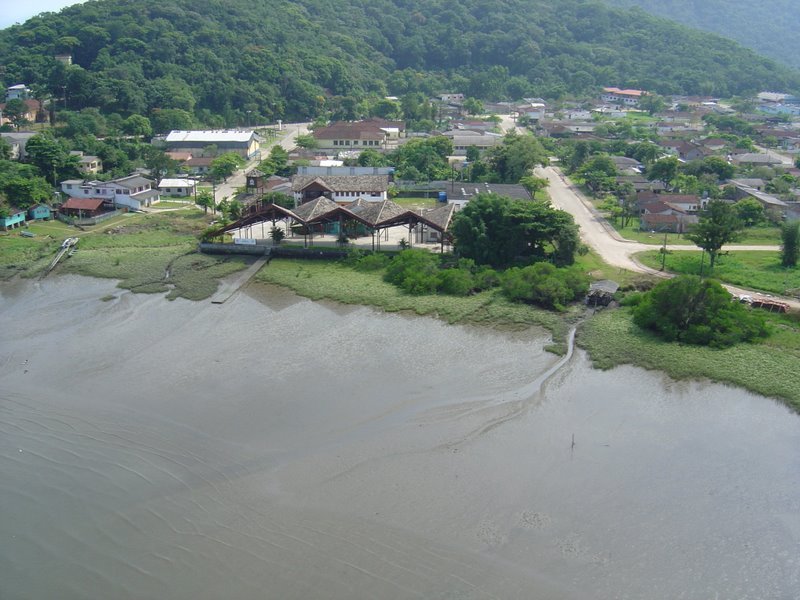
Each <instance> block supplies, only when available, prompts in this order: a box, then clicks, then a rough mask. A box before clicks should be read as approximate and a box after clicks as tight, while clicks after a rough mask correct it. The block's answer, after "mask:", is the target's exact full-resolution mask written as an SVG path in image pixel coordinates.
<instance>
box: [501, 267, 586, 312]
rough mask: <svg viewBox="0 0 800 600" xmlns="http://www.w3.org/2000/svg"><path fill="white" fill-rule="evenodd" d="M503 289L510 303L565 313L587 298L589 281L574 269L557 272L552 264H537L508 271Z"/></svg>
mask: <svg viewBox="0 0 800 600" xmlns="http://www.w3.org/2000/svg"><path fill="white" fill-rule="evenodd" d="M502 286H503V293H504V294H505V295H506V296H507V297H508V298H509V300H514V301H522V302H530V303H532V304H537V305H539V306H544V307H545V308H552V309H556V310H565V309H566V306H567V304H569V303H570V302H572V301H573V300H577V299H578V298H582V297H583V296H585V295H586V292H588V291H589V278H588V277H587V276H586V275H584V274H583V273H581V272H580V271H579V270H578V269H576V268H574V267H573V268H570V269H557V268H556V267H554V266H553V265H551V264H550V263H537V264H535V265H530V266H528V267H523V268H517V267H514V268H512V269H509V270H507V271H506V272H505V273H504V274H503V276H502Z"/></svg>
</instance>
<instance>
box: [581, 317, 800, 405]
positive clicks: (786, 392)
mask: <svg viewBox="0 0 800 600" xmlns="http://www.w3.org/2000/svg"><path fill="white" fill-rule="evenodd" d="M770 326H771V329H772V330H773V334H772V336H771V337H770V338H768V339H767V340H765V341H764V342H763V343H758V344H738V345H737V346H734V347H732V348H726V349H724V350H717V349H712V348H706V347H700V346H689V345H685V344H677V343H666V342H664V341H662V340H660V339H659V338H657V337H656V336H654V335H652V334H650V333H648V332H645V331H642V330H641V329H639V328H638V327H637V326H636V325H634V323H633V319H632V317H631V314H630V311H629V310H628V309H627V308H620V309H617V310H608V311H602V312H600V313H598V314H596V315H595V316H593V317H592V318H591V319H588V320H587V321H586V322H585V323H584V324H583V326H582V327H581V330H580V333H579V335H578V339H577V343H578V345H579V346H580V347H581V348H583V349H585V350H586V351H587V352H588V354H589V356H590V357H591V359H592V363H593V365H594V366H595V367H596V368H599V369H611V368H613V367H616V366H618V365H624V364H630V365H634V366H637V367H643V368H645V369H650V370H657V371H662V372H664V373H666V374H667V375H669V376H670V377H672V378H673V379H678V380H686V379H691V380H697V379H708V380H711V381H715V382H720V383H728V384H732V385H736V386H739V387H742V388H744V389H747V390H750V391H752V392H756V393H758V394H762V395H764V396H771V397H773V398H779V399H781V400H783V401H785V402H786V403H787V404H788V405H789V406H790V407H791V408H793V409H794V410H796V411H798V412H800V371H799V370H798V368H797V367H798V365H800V327H798V322H797V321H794V322H793V321H792V320H790V319H788V318H786V317H780V316H777V315H775V316H772V317H771V318H770Z"/></svg>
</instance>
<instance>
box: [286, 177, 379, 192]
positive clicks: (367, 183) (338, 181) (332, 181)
mask: <svg viewBox="0 0 800 600" xmlns="http://www.w3.org/2000/svg"><path fill="white" fill-rule="evenodd" d="M312 183H317V184H318V185H321V186H323V187H325V188H326V189H329V190H330V191H332V192H385V191H386V190H388V189H389V176H388V175H324V176H323V175H295V176H294V177H292V191H293V192H300V191H303V190H304V189H306V188H307V187H308V186H309V185H311V184H312Z"/></svg>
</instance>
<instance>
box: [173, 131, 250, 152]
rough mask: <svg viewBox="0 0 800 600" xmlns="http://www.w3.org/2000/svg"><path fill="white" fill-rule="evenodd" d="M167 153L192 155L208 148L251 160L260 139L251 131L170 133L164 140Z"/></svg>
mask: <svg viewBox="0 0 800 600" xmlns="http://www.w3.org/2000/svg"><path fill="white" fill-rule="evenodd" d="M164 144H165V145H166V150H167V151H169V152H190V153H192V154H193V155H195V154H199V151H201V150H203V149H204V148H207V147H208V146H216V148H217V150H218V151H219V152H221V153H224V152H235V153H236V154H238V155H239V156H241V157H242V158H252V157H254V156H255V155H256V154H257V153H258V152H259V148H261V137H260V136H259V135H258V134H257V133H255V132H253V131H177V130H176V131H170V132H169V134H167V137H166V139H165V140H164Z"/></svg>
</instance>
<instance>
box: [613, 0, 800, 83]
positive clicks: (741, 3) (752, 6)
mask: <svg viewBox="0 0 800 600" xmlns="http://www.w3.org/2000/svg"><path fill="white" fill-rule="evenodd" d="M607 2H608V3H609V4H612V5H616V6H622V7H632V6H638V7H641V8H642V9H644V10H645V11H647V12H648V13H650V14H653V15H659V16H662V17H667V18H669V19H674V20H675V21H678V22H679V23H684V24H686V25H690V26H692V27H696V28H698V29H704V30H706V31H712V32H714V33H718V34H720V35H724V36H725V37H729V38H732V39H734V40H738V41H739V42H741V43H742V44H743V45H745V46H747V47H748V48H753V49H754V50H756V51H757V52H759V53H761V54H763V55H764V56H770V57H772V58H774V59H775V60H778V61H780V62H782V63H784V64H787V65H790V66H792V67H795V68H800V37H799V36H798V35H797V32H798V30H800V5H798V3H797V0H758V2H754V1H753V0H607Z"/></svg>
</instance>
